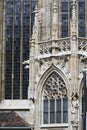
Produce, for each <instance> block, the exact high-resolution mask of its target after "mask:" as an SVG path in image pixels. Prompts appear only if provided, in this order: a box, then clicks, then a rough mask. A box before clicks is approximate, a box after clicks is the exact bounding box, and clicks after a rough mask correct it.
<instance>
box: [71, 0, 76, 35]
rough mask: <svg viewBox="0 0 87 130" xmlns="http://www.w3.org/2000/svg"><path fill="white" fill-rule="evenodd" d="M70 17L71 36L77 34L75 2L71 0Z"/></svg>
mask: <svg viewBox="0 0 87 130" xmlns="http://www.w3.org/2000/svg"><path fill="white" fill-rule="evenodd" d="M71 13H72V17H71V29H70V30H71V37H74V36H75V37H77V36H78V23H77V21H78V18H77V2H76V0H73V1H72V12H71Z"/></svg>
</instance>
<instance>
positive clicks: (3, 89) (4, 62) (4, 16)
mask: <svg viewBox="0 0 87 130" xmlns="http://www.w3.org/2000/svg"><path fill="white" fill-rule="evenodd" d="M2 32H3V34H2V35H3V36H2V99H4V98H5V64H6V61H5V60H6V52H5V51H6V0H3V31H2Z"/></svg>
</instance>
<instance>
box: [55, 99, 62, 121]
mask: <svg viewBox="0 0 87 130" xmlns="http://www.w3.org/2000/svg"><path fill="white" fill-rule="evenodd" d="M56 104H57V105H56V118H57V119H56V120H57V123H61V99H57V100H56Z"/></svg>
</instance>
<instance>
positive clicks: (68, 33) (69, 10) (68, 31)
mask: <svg viewBox="0 0 87 130" xmlns="http://www.w3.org/2000/svg"><path fill="white" fill-rule="evenodd" d="M68 37H70V0H68Z"/></svg>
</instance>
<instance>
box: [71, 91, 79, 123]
mask: <svg viewBox="0 0 87 130" xmlns="http://www.w3.org/2000/svg"><path fill="white" fill-rule="evenodd" d="M78 108H79V100H78V94H77V93H72V96H71V110H70V112H71V123H72V124H78V121H79V120H78Z"/></svg>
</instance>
